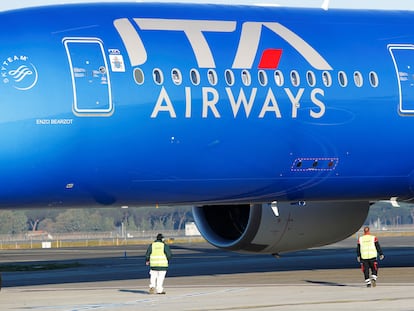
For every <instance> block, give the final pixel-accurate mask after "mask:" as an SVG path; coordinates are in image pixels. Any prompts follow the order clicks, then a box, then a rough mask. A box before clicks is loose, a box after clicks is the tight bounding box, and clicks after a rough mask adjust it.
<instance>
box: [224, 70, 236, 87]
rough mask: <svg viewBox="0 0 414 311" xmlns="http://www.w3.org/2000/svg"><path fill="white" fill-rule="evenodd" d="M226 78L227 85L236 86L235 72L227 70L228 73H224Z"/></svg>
mask: <svg viewBox="0 0 414 311" xmlns="http://www.w3.org/2000/svg"><path fill="white" fill-rule="evenodd" d="M224 76H225V79H226V83H227V85H228V86H232V85H233V84H234V73H233V71H231V70H229V69H227V70H226V72H225V73H224Z"/></svg>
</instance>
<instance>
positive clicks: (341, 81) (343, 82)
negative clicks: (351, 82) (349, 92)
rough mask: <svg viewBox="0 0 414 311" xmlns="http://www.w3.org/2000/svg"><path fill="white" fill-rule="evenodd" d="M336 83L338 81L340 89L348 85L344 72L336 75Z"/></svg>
mask: <svg viewBox="0 0 414 311" xmlns="http://www.w3.org/2000/svg"><path fill="white" fill-rule="evenodd" d="M338 81H339V84H340V85H341V86H342V87H346V86H347V85H348V78H347V76H346V73H345V72H343V71H340V72H339V73H338Z"/></svg>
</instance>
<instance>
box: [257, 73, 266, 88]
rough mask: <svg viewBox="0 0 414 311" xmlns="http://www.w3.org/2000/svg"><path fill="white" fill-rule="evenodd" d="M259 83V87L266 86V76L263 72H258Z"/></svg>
mask: <svg viewBox="0 0 414 311" xmlns="http://www.w3.org/2000/svg"><path fill="white" fill-rule="evenodd" d="M259 83H260V85H261V86H266V85H267V74H266V72H265V71H264V70H259Z"/></svg>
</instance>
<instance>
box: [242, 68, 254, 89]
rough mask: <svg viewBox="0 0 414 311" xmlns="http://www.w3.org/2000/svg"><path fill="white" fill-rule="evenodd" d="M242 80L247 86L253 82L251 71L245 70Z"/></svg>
mask: <svg viewBox="0 0 414 311" xmlns="http://www.w3.org/2000/svg"><path fill="white" fill-rule="evenodd" d="M241 77H242V82H243V84H244V85H245V86H249V85H250V84H251V83H252V80H251V76H250V72H248V71H247V70H243V71H242V73H241Z"/></svg>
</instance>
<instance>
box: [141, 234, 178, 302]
mask: <svg viewBox="0 0 414 311" xmlns="http://www.w3.org/2000/svg"><path fill="white" fill-rule="evenodd" d="M171 257H172V254H171V250H170V247H169V246H168V245H167V244H165V243H164V236H163V235H162V234H161V233H158V235H157V239H156V240H155V241H154V242H153V243H152V244H151V245H150V246H148V249H147V253H146V255H145V264H146V265H147V266H148V265H149V266H150V286H149V287H150V289H149V293H150V294H155V293H157V294H165V291H164V288H163V284H164V279H165V275H166V274H167V270H168V262H169V261H170V259H171Z"/></svg>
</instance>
